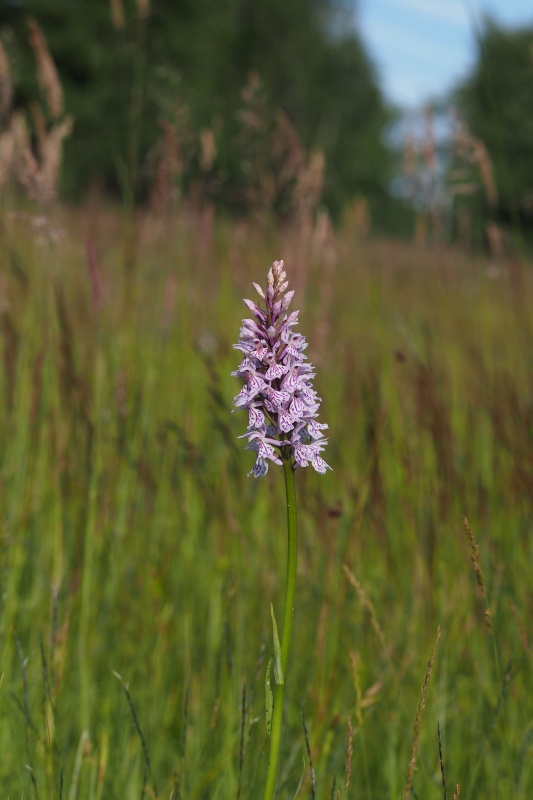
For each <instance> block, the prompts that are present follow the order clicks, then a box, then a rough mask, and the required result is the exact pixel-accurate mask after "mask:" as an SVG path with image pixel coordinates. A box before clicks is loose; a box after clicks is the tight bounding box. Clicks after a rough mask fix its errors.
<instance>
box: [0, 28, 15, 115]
mask: <svg viewBox="0 0 533 800" xmlns="http://www.w3.org/2000/svg"><path fill="white" fill-rule="evenodd" d="M12 101H13V83H12V81H11V69H10V67H9V58H8V56H7V52H6V49H5V47H4V45H3V43H2V40H1V39H0V122H2V121H3V120H4V119H6V118H7V117H8V116H9V113H10V111H11V104H12Z"/></svg>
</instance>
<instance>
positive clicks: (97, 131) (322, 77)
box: [0, 0, 392, 212]
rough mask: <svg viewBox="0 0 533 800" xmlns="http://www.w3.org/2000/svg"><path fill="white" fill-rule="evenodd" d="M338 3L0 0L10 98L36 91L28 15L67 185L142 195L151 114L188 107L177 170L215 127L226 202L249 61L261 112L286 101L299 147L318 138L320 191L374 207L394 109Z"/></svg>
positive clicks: (190, 177)
mask: <svg viewBox="0 0 533 800" xmlns="http://www.w3.org/2000/svg"><path fill="white" fill-rule="evenodd" d="M113 7H115V9H116V8H117V7H120V8H121V9H122V10H123V12H124V13H123V15H122V17H119V18H117V16H116V14H115V16H113V14H112V8H113ZM345 11H346V9H345V5H344V3H342V2H339V0H291V2H287V0H217V2H215V0H180V2H179V3H177V2H175V0H152V2H151V3H147V2H146V3H140V2H134V0H122V2H120V3H119V2H118V0H117V3H111V2H109V3H108V2H98V3H95V2H92V0H78V1H77V2H68V3H65V2H64V0H20V2H18V3H12V4H3V7H2V10H1V11H0V26H1V27H2V29H3V30H4V31H5V30H7V29H8V28H9V29H10V30H12V31H13V32H14V34H15V36H14V39H15V40H16V41H17V42H18V50H17V54H16V59H15V61H16V73H17V77H18V103H19V104H20V105H24V104H26V103H28V101H29V100H31V99H32V98H33V97H35V94H36V93H37V91H38V85H37V82H36V80H35V75H34V64H33V60H32V55H31V51H30V50H29V48H28V46H27V45H26V40H27V31H26V18H27V17H28V16H29V15H32V16H34V17H35V18H36V19H37V20H38V22H39V24H40V26H41V27H42V29H43V31H44V33H45V36H46V38H47V41H48V45H49V48H50V51H51V53H52V55H53V57H54V59H55V61H56V64H57V66H58V69H59V73H60V75H61V78H62V81H63V84H64V89H65V97H66V104H67V108H68V110H69V112H70V113H72V114H73V115H74V117H75V128H74V132H73V134H72V136H71V138H70V140H69V141H68V142H67V143H66V147H65V170H64V181H63V189H64V190H65V192H66V194H67V195H68V196H76V195H80V194H81V193H83V191H85V190H86V189H87V186H88V185H89V184H90V182H91V181H94V180H99V181H101V182H102V184H103V185H104V186H105V187H107V188H108V189H111V190H114V191H121V192H127V193H128V194H129V196H130V197H131V198H132V199H134V200H139V199H142V197H143V193H144V192H145V190H146V186H147V184H148V182H149V178H150V176H149V170H148V166H149V165H150V163H151V162H150V157H151V154H153V151H154V146H155V144H156V142H157V140H158V137H159V136H160V121H161V120H162V119H169V118H172V116H173V115H178V114H179V111H180V109H181V110H183V109H184V108H186V109H187V119H188V126H189V128H190V131H191V132H192V134H191V135H187V134H186V133H185V132H182V133H183V135H182V141H181V142H180V144H181V146H182V156H183V160H184V163H185V164H186V168H185V174H184V176H183V180H184V181H185V182H190V181H194V180H195V179H196V177H197V173H198V172H199V161H200V148H199V145H198V139H197V136H196V133H197V132H198V131H199V130H200V129H201V128H202V127H209V128H212V129H213V130H215V131H216V135H217V159H218V162H219V168H220V172H221V180H218V182H217V187H218V192H219V199H220V201H221V202H225V200H226V198H225V192H226V190H227V191H228V192H229V193H230V195H231V193H232V191H233V190H234V188H235V186H238V184H239V181H240V180H241V178H242V176H240V174H239V170H240V169H241V166H240V149H239V148H240V135H239V125H240V122H239V116H238V112H239V109H240V108H241V106H242V97H241V95H242V90H243V87H244V86H245V85H246V83H247V81H248V78H249V75H250V74H251V73H256V74H258V75H259V77H260V80H261V84H262V86H263V89H264V96H265V104H264V107H265V113H266V114H267V115H268V116H269V118H270V120H271V122H273V121H274V120H275V118H276V115H277V114H279V112H280V111H283V112H284V113H285V114H286V115H287V117H288V118H289V119H290V121H291V123H292V125H293V126H294V129H295V130H296V132H297V134H298V136H299V137H300V139H301V141H302V144H303V146H304V147H305V148H306V149H308V150H310V149H313V148H320V149H322V150H323V151H324V154H325V158H326V169H327V173H326V188H325V202H326V203H327V204H328V206H329V207H330V208H331V209H332V210H333V211H334V212H335V211H339V210H340V209H341V207H342V205H343V204H344V202H345V201H346V200H347V199H349V198H350V197H352V196H354V195H355V194H364V195H365V196H366V197H367V199H368V200H369V202H370V204H371V206H372V205H376V206H379V204H380V203H381V202H382V201H383V199H384V198H386V196H387V192H388V185H389V180H390V175H391V169H392V160H391V156H390V154H389V151H388V150H387V147H386V145H385V144H384V141H383V130H384V127H385V126H386V125H387V123H388V122H389V120H390V118H391V115H390V112H389V111H388V110H387V108H386V105H385V103H384V100H383V97H382V95H381V92H380V89H379V85H378V81H377V76H376V74H375V71H374V68H373V65H372V64H371V62H370V60H369V57H368V55H367V53H366V51H365V48H364V46H363V43H362V42H361V39H360V37H359V36H358V34H357V31H356V30H355V28H354V27H353V25H352V26H350V25H345V26H343V25H342V24H340V20H341V19H342V14H344V13H345ZM267 127H268V126H267Z"/></svg>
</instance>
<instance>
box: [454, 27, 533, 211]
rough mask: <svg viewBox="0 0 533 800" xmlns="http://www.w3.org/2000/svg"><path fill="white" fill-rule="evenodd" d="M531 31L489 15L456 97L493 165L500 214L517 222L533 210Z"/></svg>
mask: <svg viewBox="0 0 533 800" xmlns="http://www.w3.org/2000/svg"><path fill="white" fill-rule="evenodd" d="M532 45H533V29H532V28H529V29H520V30H507V29H505V28H501V27H499V26H498V25H497V24H496V23H495V22H494V21H492V20H490V19H486V20H485V22H484V25H483V28H482V30H481V31H480V35H479V39H478V48H477V59H476V64H475V67H474V69H473V71H472V74H471V75H470V77H469V78H468V79H467V80H466V81H465V82H464V83H463V85H462V86H461V87H460V88H459V89H458V91H457V94H456V100H457V103H458V107H459V109H460V112H461V114H462V116H463V117H464V119H465V120H466V121H467V123H468V126H469V127H470V129H471V131H472V132H473V134H474V135H475V136H477V137H478V138H479V139H481V140H482V141H483V142H484V144H485V145H486V147H487V149H488V152H489V155H490V158H491V160H492V162H493V165H494V170H495V178H496V185H497V188H498V193H499V198H498V203H497V213H498V215H499V216H500V217H501V218H502V219H504V220H507V221H510V222H511V223H514V224H516V223H517V222H518V220H519V219H520V217H521V218H522V219H523V220H524V221H531V218H532V214H533V202H532V200H533V114H532V113H531V112H532V108H531V85H532V81H533V56H532Z"/></svg>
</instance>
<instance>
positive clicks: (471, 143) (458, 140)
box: [452, 116, 498, 206]
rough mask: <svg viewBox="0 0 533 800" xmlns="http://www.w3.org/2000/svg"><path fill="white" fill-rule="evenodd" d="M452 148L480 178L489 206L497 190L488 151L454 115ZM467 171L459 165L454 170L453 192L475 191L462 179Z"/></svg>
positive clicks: (473, 186) (473, 185) (493, 202)
mask: <svg viewBox="0 0 533 800" xmlns="http://www.w3.org/2000/svg"><path fill="white" fill-rule="evenodd" d="M453 150H454V153H455V156H456V157H457V158H458V159H459V160H460V161H462V162H464V163H465V164H466V165H467V166H473V167H474V168H475V169H476V170H477V172H478V174H479V177H480V179H481V183H482V185H483V188H484V191H485V197H486V198H487V201H488V202H489V204H490V205H491V206H494V205H496V203H497V201H498V191H497V189H496V182H495V180H494V170H493V168H492V161H491V158H490V156H489V151H488V150H487V147H486V145H485V144H484V142H482V141H481V139H478V138H477V137H476V136H474V135H473V133H472V132H471V131H470V130H469V129H468V127H467V125H466V123H465V122H464V121H463V120H461V119H459V117H457V116H456V117H455V127H454V133H453ZM467 174H468V173H467V172H466V171H465V170H463V169H461V167H459V168H457V169H456V170H454V172H453V173H452V178H455V181H456V183H454V185H453V192H454V194H471V193H472V192H473V191H475V184H472V183H471V182H469V181H466V182H465V180H464V177H465V175H467Z"/></svg>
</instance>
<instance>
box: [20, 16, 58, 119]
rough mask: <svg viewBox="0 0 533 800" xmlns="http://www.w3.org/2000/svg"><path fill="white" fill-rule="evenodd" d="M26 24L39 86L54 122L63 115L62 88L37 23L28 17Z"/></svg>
mask: <svg viewBox="0 0 533 800" xmlns="http://www.w3.org/2000/svg"><path fill="white" fill-rule="evenodd" d="M27 24H28V28H29V31H30V45H31V49H32V50H33V54H34V56H35V60H36V61H37V77H38V79H39V84H40V86H41V89H42V91H43V94H44V96H45V98H46V105H47V107H48V111H49V113H50V116H51V117H52V119H54V120H56V119H59V118H60V117H61V116H62V114H63V87H62V86H61V81H60V80H59V76H58V74H57V69H56V65H55V64H54V60H53V58H52V56H51V55H50V51H49V50H48V46H47V44H46V39H45V38H44V34H43V32H42V30H41V28H40V27H39V23H38V22H37V20H36V19H34V18H33V17H30V18H29V19H28V23H27Z"/></svg>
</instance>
